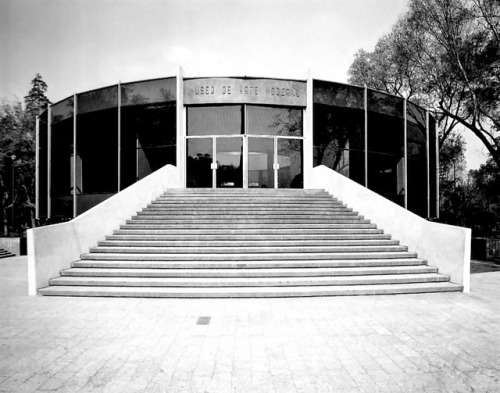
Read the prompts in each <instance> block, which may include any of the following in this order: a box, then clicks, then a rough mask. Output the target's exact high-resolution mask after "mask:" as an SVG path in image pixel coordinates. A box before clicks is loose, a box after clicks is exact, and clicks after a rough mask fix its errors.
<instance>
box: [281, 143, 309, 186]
mask: <svg viewBox="0 0 500 393" xmlns="http://www.w3.org/2000/svg"><path fill="white" fill-rule="evenodd" d="M278 164H279V169H278V187H279V188H302V187H303V175H302V139H282V138H279V139H278Z"/></svg>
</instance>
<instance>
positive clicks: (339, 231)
mask: <svg viewBox="0 0 500 393" xmlns="http://www.w3.org/2000/svg"><path fill="white" fill-rule="evenodd" d="M148 227H150V228H146V229H140V228H138V226H136V225H122V229H118V230H116V231H114V232H113V233H114V234H116V235H162V236H171V235H178V236H182V237H188V236H190V237H192V236H212V235H218V236H231V238H232V237H233V236H244V237H246V236H299V235H302V234H303V235H304V236H330V235H331V236H346V235H356V236H365V235H366V236H368V235H377V234H383V233H384V231H383V230H382V229H378V228H374V225H373V224H372V226H371V227H367V228H352V227H351V228H343V227H341V228H326V229H322V228H289V227H278V228H265V227H260V228H247V229H244V228H232V229H230V228H221V227H220V226H217V227H214V228H209V229H197V228H188V229H182V228H176V229H156V227H153V226H151V225H149V226H148ZM387 236H390V235H387Z"/></svg>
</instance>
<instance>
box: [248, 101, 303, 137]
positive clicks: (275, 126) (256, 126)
mask: <svg viewBox="0 0 500 393" xmlns="http://www.w3.org/2000/svg"><path fill="white" fill-rule="evenodd" d="M246 116H247V120H246V125H247V130H246V133H247V134H254V135H283V136H302V125H303V119H302V109H290V108H275V107H266V106H247V111H246Z"/></svg>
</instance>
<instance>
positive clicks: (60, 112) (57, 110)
mask: <svg viewBox="0 0 500 393" xmlns="http://www.w3.org/2000/svg"><path fill="white" fill-rule="evenodd" d="M73 103H74V100H73V97H69V98H66V99H65V100H62V101H60V102H58V103H57V104H54V105H52V107H51V108H50V112H51V117H52V118H51V123H57V122H59V121H62V120H65V119H68V118H70V117H73V113H74V104H73Z"/></svg>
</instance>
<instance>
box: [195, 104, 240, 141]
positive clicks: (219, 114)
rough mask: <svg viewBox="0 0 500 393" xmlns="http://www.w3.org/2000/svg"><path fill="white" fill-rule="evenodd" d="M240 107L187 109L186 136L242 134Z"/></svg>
mask: <svg viewBox="0 0 500 393" xmlns="http://www.w3.org/2000/svg"><path fill="white" fill-rule="evenodd" d="M241 119H242V106H241V105H229V106H207V107H189V108H187V135H234V134H242V133H243V125H242V121H241Z"/></svg>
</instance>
